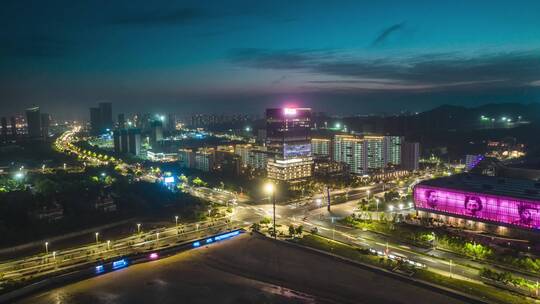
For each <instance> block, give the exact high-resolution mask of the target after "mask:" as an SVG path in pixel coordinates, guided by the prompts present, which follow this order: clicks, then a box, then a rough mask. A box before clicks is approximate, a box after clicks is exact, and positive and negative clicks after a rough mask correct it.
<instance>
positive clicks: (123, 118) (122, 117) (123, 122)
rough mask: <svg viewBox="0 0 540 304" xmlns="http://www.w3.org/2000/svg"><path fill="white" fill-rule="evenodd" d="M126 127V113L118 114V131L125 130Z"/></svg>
mask: <svg viewBox="0 0 540 304" xmlns="http://www.w3.org/2000/svg"><path fill="white" fill-rule="evenodd" d="M125 127H126V116H125V115H124V113H120V114H118V129H124V128H125Z"/></svg>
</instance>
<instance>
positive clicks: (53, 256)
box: [52, 251, 56, 262]
mask: <svg viewBox="0 0 540 304" xmlns="http://www.w3.org/2000/svg"><path fill="white" fill-rule="evenodd" d="M52 258H53V261H55V262H56V251H53V252H52Z"/></svg>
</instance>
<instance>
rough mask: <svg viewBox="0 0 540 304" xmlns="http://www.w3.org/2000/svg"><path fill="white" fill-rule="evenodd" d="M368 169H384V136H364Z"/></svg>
mask: <svg viewBox="0 0 540 304" xmlns="http://www.w3.org/2000/svg"><path fill="white" fill-rule="evenodd" d="M363 139H364V146H365V151H366V154H367V155H366V160H367V169H368V171H370V170H378V169H382V168H384V149H383V141H384V137H383V136H364V138H363Z"/></svg>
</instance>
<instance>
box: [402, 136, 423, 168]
mask: <svg viewBox="0 0 540 304" xmlns="http://www.w3.org/2000/svg"><path fill="white" fill-rule="evenodd" d="M419 160H420V144H419V143H417V142H403V143H402V145H401V167H402V168H403V169H404V170H409V171H416V170H418V169H419V166H418V162H419Z"/></svg>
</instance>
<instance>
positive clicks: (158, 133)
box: [150, 120, 163, 146]
mask: <svg viewBox="0 0 540 304" xmlns="http://www.w3.org/2000/svg"><path fill="white" fill-rule="evenodd" d="M162 140H163V122H162V121H161V120H154V121H152V129H151V130H150V145H152V146H154V145H156V144H157V143H159V142H160V141H162Z"/></svg>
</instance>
